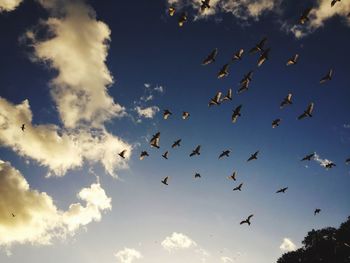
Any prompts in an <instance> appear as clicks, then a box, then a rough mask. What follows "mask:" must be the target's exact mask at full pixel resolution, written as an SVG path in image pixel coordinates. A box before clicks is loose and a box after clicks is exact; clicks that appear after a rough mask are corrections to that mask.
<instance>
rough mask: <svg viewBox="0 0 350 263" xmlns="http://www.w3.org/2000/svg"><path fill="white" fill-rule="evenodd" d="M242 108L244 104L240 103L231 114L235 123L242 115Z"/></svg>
mask: <svg viewBox="0 0 350 263" xmlns="http://www.w3.org/2000/svg"><path fill="white" fill-rule="evenodd" d="M241 109H242V105H239V106H237V107H236V108H235V109H234V110H233V113H232V116H231V121H232V123H235V122H236V121H237V119H238V117H241Z"/></svg>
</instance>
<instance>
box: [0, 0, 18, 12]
mask: <svg viewBox="0 0 350 263" xmlns="http://www.w3.org/2000/svg"><path fill="white" fill-rule="evenodd" d="M21 2H22V0H0V12H3V11H6V12H10V11H13V10H15V9H16V8H17V7H18V6H19V5H20V3H21Z"/></svg>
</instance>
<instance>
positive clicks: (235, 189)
mask: <svg viewBox="0 0 350 263" xmlns="http://www.w3.org/2000/svg"><path fill="white" fill-rule="evenodd" d="M242 185H243V183H241V184H239V186H237V187H235V188H233V191H242Z"/></svg>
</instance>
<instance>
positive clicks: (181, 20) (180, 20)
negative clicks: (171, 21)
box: [179, 13, 187, 27]
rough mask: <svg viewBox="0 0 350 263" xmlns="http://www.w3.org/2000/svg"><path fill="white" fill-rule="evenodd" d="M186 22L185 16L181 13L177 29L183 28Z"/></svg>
mask: <svg viewBox="0 0 350 263" xmlns="http://www.w3.org/2000/svg"><path fill="white" fill-rule="evenodd" d="M185 22H187V14H186V13H182V15H181V16H180V18H179V27H183V25H184V24H185Z"/></svg>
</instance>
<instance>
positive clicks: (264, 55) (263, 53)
mask: <svg viewBox="0 0 350 263" xmlns="http://www.w3.org/2000/svg"><path fill="white" fill-rule="evenodd" d="M340 1H341V0H332V2H331V6H332V7H333V6H334V5H335V4H336V3H337V2H340ZM209 8H211V6H210V0H203V1H202V5H201V12H204V11H205V10H206V9H209ZM311 10H312V9H311V8H308V9H306V10H305V11H304V12H303V13H302V15H301V16H300V18H299V23H300V24H302V25H303V24H305V23H307V22H308V21H309V14H310V11H311ZM175 12H176V9H175V7H173V6H171V7H169V9H168V14H169V15H170V16H174V14H175ZM187 20H188V18H187V14H186V13H185V12H184V13H182V14H181V15H180V17H179V20H178V24H179V26H180V27H182V26H183V25H184V23H185V22H186V21H187ZM266 42H267V38H266V37H265V38H263V39H262V40H261V41H260V42H258V43H257V44H256V45H255V46H254V47H252V48H251V49H250V50H249V53H250V54H259V58H258V61H257V66H258V67H260V66H262V65H263V64H264V62H265V61H267V60H268V59H269V52H270V48H265V45H266ZM217 54H218V49H217V48H215V49H214V50H213V51H211V52H210V53H209V54H208V55H207V56H206V57H205V58H204V60H203V61H202V65H203V66H206V65H209V64H212V63H214V62H215V60H216V57H217ZM243 54H244V49H239V50H238V51H237V52H235V53H234V54H233V56H232V58H231V62H230V63H233V62H235V61H238V60H241V59H242V57H243ZM298 59H299V54H295V55H293V56H292V57H290V58H289V59H288V61H287V62H286V65H287V66H292V65H296V64H297V63H298ZM230 63H227V64H225V65H223V66H222V67H221V69H220V70H219V72H218V73H217V78H218V79H221V78H224V77H226V76H227V75H228V74H229V66H230ZM333 74H334V71H333V69H330V70H329V71H328V72H327V74H326V75H324V76H323V77H322V78H321V79H320V81H319V82H320V84H323V83H326V82H328V81H330V80H332V77H333ZM252 78H253V71H249V72H248V73H247V74H245V75H244V76H243V78H242V79H241V81H240V82H239V89H238V91H237V93H238V94H241V93H243V92H245V91H247V90H248V89H249V85H250V83H251V81H252ZM222 96H223V94H222V93H221V92H217V93H216V94H215V96H214V97H213V98H211V99H210V100H209V103H208V106H209V107H211V106H218V105H220V104H221V103H223V102H225V101H231V100H232V89H229V90H228V91H227V93H226V95H225V96H223V97H222ZM292 96H293V95H292V93H289V94H287V96H286V97H285V98H283V100H282V101H281V103H280V108H281V109H283V108H284V107H286V106H288V105H291V104H293V101H292ZM241 109H242V105H239V106H237V107H236V108H234V109H233V112H232V117H231V121H232V123H236V122H237V120H238V118H239V117H241ZM313 109H314V103H313V102H311V103H310V104H309V105H308V106H307V108H306V109H305V110H304V111H303V112H302V113H301V114H300V115H299V116H298V117H297V119H298V120H302V119H304V118H309V117H312V113H313ZM172 115H173V113H172V112H171V111H170V110H169V109H165V110H164V112H163V118H164V120H167V119H169V117H170V116H172ZM189 117H190V113H189V112H187V111H184V112H183V113H182V119H183V120H187V119H188V118H189ZM280 123H281V119H275V120H273V121H272V128H276V127H278V126H279V125H280ZM21 129H22V131H23V132H24V131H25V129H26V127H25V124H22V126H21ZM181 141H182V140H181V139H178V140H176V141H175V142H174V143H173V144H172V145H171V148H176V147H180V146H181ZM149 143H150V146H151V147H154V148H157V149H159V148H160V145H159V143H160V132H157V133H156V134H154V135H153V136H152V138H151V140H150V142H149ZM200 151H201V145H198V146H196V147H195V148H194V149H193V150H192V152H191V153H190V154H189V157H194V156H199V155H200V154H201V152H200ZM126 153H127V150H123V151H121V152H120V153H119V154H118V155H119V157H120V158H123V159H125V158H126ZM258 154H259V151H256V152H254V153H253V154H251V156H250V157H249V158H248V159H247V162H250V161H253V160H257V159H258ZM168 155H169V151H166V152H164V153H163V154H162V157H163V158H164V159H168V158H169V156H168ZM229 155H230V150H224V151H222V153H221V154H220V155H219V157H218V158H219V159H221V158H224V157H229ZM148 156H149V153H148V152H147V151H141V153H140V156H139V159H140V160H143V159H144V158H146V157H148ZM315 157H316V154H315V153H311V154H308V155H306V156H305V157H304V158H302V159H301V161H311V160H313V159H315ZM346 164H350V158H348V159H347V160H346ZM334 166H336V164H335V163H333V162H331V161H329V162H328V163H326V164H325V168H326V169H331V168H333V167H334ZM236 175H237V173H236V171H234V172H233V173H232V175H230V176H229V177H228V179H230V180H233V181H236ZM194 178H201V175H200V174H199V173H196V174H195V175H194ZM168 182H169V176H167V177H165V178H164V179H162V180H161V183H162V184H164V185H168ZM242 186H243V183H240V184H239V185H238V186H237V187H235V188H233V191H242ZM287 190H288V187H283V188H281V189H279V190H277V191H276V193H285V192H286V191H287ZM320 212H321V209H320V208H316V209H315V210H314V215H316V214H319V213H320ZM12 216H13V217H15V215H14V214H12ZM252 217H253V214H252V215H249V216H248V217H247V218H246V219H245V220H242V221H241V222H240V224H241V225H242V224H248V225H250V224H251V222H250V220H251V218H252Z"/></svg>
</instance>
